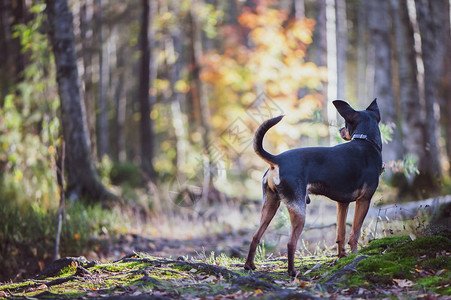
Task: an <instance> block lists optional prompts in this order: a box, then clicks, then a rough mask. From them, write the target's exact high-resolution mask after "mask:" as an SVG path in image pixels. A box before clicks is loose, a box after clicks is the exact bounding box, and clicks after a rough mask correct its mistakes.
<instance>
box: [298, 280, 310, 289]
mask: <svg viewBox="0 0 451 300" xmlns="http://www.w3.org/2000/svg"><path fill="white" fill-rule="evenodd" d="M298 286H299V287H300V288H305V287H309V286H310V281H304V280H301V281H300V282H299V284H298Z"/></svg>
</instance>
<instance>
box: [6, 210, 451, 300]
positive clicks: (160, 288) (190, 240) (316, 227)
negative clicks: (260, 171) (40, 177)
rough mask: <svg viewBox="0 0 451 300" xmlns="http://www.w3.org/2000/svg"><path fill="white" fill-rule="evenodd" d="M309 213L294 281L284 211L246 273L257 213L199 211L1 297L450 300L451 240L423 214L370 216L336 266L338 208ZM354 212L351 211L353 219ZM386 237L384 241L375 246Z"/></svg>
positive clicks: (63, 264)
mask: <svg viewBox="0 0 451 300" xmlns="http://www.w3.org/2000/svg"><path fill="white" fill-rule="evenodd" d="M389 208H390V207H389ZM308 209H309V213H310V214H309V215H310V216H311V217H310V218H309V219H308V220H307V224H306V227H305V231H304V232H303V235H302V237H301V240H300V242H299V243H298V251H297V252H296V269H297V270H298V271H299V272H298V274H297V276H296V278H292V277H289V276H288V274H287V272H286V264H287V259H286V255H285V253H286V250H285V247H286V246H285V245H286V241H287V237H288V236H287V234H288V232H289V221H288V219H287V218H288V216H287V214H286V212H285V211H284V210H281V211H280V212H279V213H278V214H277V215H276V218H275V219H274V221H273V223H272V224H271V226H270V228H269V229H268V231H267V232H266V234H265V236H264V239H265V240H264V243H262V245H260V246H259V248H258V251H257V256H256V264H257V270H256V271H254V272H248V271H245V270H244V269H243V263H244V258H245V256H246V253H247V250H248V249H247V248H248V246H249V243H250V240H251V238H252V234H253V232H254V230H255V228H256V226H257V225H258V218H259V213H258V208H257V209H244V210H242V211H240V212H237V210H236V209H230V210H228V209H227V208H226V207H225V208H222V209H220V210H218V209H217V210H214V211H212V212H205V211H203V212H202V213H201V215H200V214H199V212H198V211H196V210H195V209H194V210H191V211H190V212H189V213H188V214H186V216H187V217H186V218H185V219H181V217H180V215H178V216H176V217H175V218H168V217H167V216H166V217H164V218H162V219H158V218H155V219H154V221H155V224H153V228H154V229H153V230H154V232H152V230H151V231H150V232H149V231H146V230H144V229H142V230H141V232H139V231H138V230H137V232H135V233H127V234H123V235H121V236H120V237H118V238H116V239H107V240H105V241H103V242H101V243H99V244H98V247H97V249H96V250H93V251H92V252H90V253H86V257H87V258H88V259H86V258H84V257H76V258H63V259H61V260H60V261H56V262H54V263H52V264H50V265H49V266H47V268H45V269H44V270H43V271H42V272H41V274H40V275H39V276H36V277H34V278H33V279H29V280H20V281H19V282H16V283H6V284H2V285H0V297H5V298H11V299H18V298H21V299H23V298H67V299H74V298H78V299H79V298H112V299H121V298H124V297H135V298H139V299H141V298H143V299H243V298H255V299H316V298H338V299H346V298H405V299H411V298H424V299H450V298H451V285H450V282H451V272H450V270H451V252H450V250H451V235H450V234H440V235H427V234H424V233H421V232H422V230H423V229H425V228H423V227H421V226H424V219H423V217H422V216H421V214H422V213H421V212H420V213H419V214H416V216H415V217H413V218H411V220H410V221H409V222H405V221H399V220H395V219H393V218H392V217H391V216H390V217H388V215H387V214H386V213H384V210H385V211H386V212H387V211H390V210H391V209H387V207H385V208H383V209H381V208H377V207H374V208H372V209H371V211H370V213H369V216H368V218H367V220H366V222H365V225H364V228H363V234H362V236H363V239H362V242H363V244H362V245H363V247H362V248H361V249H360V251H359V254H357V255H356V254H352V255H349V256H348V257H346V258H342V259H337V257H336V255H334V254H335V253H336V248H335V244H334V238H335V223H334V219H335V218H336V216H335V205H334V203H333V202H331V201H326V202H321V201H316V202H314V203H312V204H311V205H309V208H308ZM423 211H424V210H423ZM352 214H353V213H352V208H351V209H350V213H349V218H352ZM314 216H316V217H314ZM331 220H332V221H331ZM157 224H159V225H157ZM406 227H407V230H404V231H403V230H402V229H403V228H404V229H406ZM145 231H146V234H144V232H145ZM423 231H424V230H423ZM409 232H410V233H409ZM403 234H404V235H403ZM405 234H407V235H405ZM396 235H398V236H396ZM382 236H387V237H385V238H382V239H375V237H382ZM370 240H373V241H372V242H369V241H370ZM121 257H122V258H121ZM119 258H121V259H119ZM28 278H29V277H28Z"/></svg>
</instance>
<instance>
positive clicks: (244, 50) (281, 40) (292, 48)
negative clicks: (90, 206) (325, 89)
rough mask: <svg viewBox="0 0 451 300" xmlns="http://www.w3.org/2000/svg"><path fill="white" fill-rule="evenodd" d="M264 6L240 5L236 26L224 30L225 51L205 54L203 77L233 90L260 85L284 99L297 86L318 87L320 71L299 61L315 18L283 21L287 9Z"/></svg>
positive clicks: (303, 55)
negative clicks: (242, 7) (246, 6)
mask: <svg viewBox="0 0 451 300" xmlns="http://www.w3.org/2000/svg"><path fill="white" fill-rule="evenodd" d="M269 4H271V1H261V2H260V3H259V5H258V6H257V7H256V8H254V9H250V8H244V9H243V11H242V14H241V15H240V17H239V23H240V24H241V27H239V26H235V27H230V26H229V27H226V28H224V30H223V34H224V35H225V41H226V42H225V49H224V51H223V54H222V55H221V54H218V53H210V54H209V55H206V56H205V57H204V59H203V61H202V66H203V71H202V74H201V79H202V80H203V81H205V82H209V83H211V84H213V85H215V86H216V87H219V88H220V89H221V87H228V88H230V87H232V89H233V90H235V91H236V92H243V91H244V92H247V91H249V90H251V89H253V88H254V87H255V85H256V84H263V86H264V87H265V91H266V93H267V94H268V95H269V96H271V97H286V98H287V99H288V98H296V95H297V91H298V89H299V88H300V87H303V86H306V87H309V88H317V87H319V86H320V84H321V82H322V81H324V79H325V76H324V74H325V71H324V70H322V69H320V68H318V67H316V66H315V65H314V64H313V63H305V61H304V57H305V53H306V49H307V45H308V44H310V43H311V42H312V38H311V37H312V34H313V28H314V25H315V21H314V20H310V19H301V20H288V13H287V12H285V11H282V10H278V9H274V8H272V7H270V6H269ZM287 21H288V22H287ZM240 34H241V35H244V34H247V39H248V40H249V41H250V44H251V45H252V46H250V47H248V46H247V45H246V44H245V43H244V41H245V38H244V36H239V35H240ZM248 44H249V43H248ZM237 83H238V84H237Z"/></svg>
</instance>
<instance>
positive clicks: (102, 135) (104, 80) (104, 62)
mask: <svg viewBox="0 0 451 300" xmlns="http://www.w3.org/2000/svg"><path fill="white" fill-rule="evenodd" d="M95 6H96V12H95V14H96V26H97V32H98V36H97V43H98V44H97V47H98V55H99V82H98V84H97V87H98V88H97V95H98V96H97V97H98V103H99V105H98V116H97V140H98V158H99V161H100V160H102V157H103V156H104V155H107V156H109V154H110V145H109V128H108V96H107V89H108V53H107V51H106V42H105V39H104V31H105V30H104V28H103V7H102V0H96V2H95Z"/></svg>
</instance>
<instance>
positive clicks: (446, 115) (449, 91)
mask: <svg viewBox="0 0 451 300" xmlns="http://www.w3.org/2000/svg"><path fill="white" fill-rule="evenodd" d="M449 10H450V8H449V7H448V9H447V10H446V12H447V13H446V18H445V20H451V19H450V15H449V14H450V11H449ZM445 24H446V23H445ZM444 26H445V30H446V35H445V36H446V38H445V45H446V50H445V53H448V54H449V53H451V28H450V27H451V24H450V23H448V25H444ZM443 69H444V74H443V77H442V101H443V108H444V109H443V121H444V122H443V123H444V127H445V141H446V155H447V157H448V161H450V162H451V55H445V62H444V63H443ZM448 171H449V174H450V175H451V166H450V167H449V169H448Z"/></svg>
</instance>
